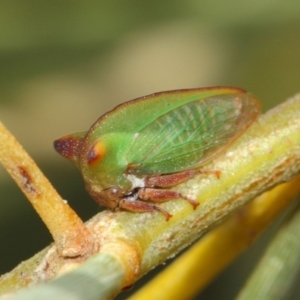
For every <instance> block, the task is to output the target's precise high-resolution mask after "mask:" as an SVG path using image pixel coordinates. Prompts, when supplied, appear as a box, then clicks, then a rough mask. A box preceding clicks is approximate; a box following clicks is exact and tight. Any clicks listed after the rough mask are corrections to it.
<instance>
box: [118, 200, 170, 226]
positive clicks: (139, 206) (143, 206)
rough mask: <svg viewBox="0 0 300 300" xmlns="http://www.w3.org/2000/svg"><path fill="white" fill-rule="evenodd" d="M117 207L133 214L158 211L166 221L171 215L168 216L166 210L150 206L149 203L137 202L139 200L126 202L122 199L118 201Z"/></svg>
mask: <svg viewBox="0 0 300 300" xmlns="http://www.w3.org/2000/svg"><path fill="white" fill-rule="evenodd" d="M119 207H121V208H124V209H127V210H130V211H133V212H153V211H158V212H161V213H162V214H164V215H165V217H166V221H168V220H169V219H170V218H171V217H172V215H171V214H169V213H168V212H167V211H166V210H164V209H162V208H160V207H158V206H156V205H154V204H151V203H146V202H143V201H139V200H135V201H132V200H128V199H126V198H123V199H121V200H120V202H119Z"/></svg>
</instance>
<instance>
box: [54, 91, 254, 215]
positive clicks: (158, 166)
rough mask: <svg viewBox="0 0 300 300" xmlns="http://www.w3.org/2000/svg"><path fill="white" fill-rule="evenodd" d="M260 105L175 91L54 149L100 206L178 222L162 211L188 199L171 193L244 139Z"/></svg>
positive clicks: (237, 94) (121, 110) (231, 95)
mask: <svg viewBox="0 0 300 300" xmlns="http://www.w3.org/2000/svg"><path fill="white" fill-rule="evenodd" d="M259 113H260V104H259V102H258V101H257V100H256V99H255V98H253V97H252V96H251V95H249V94H247V93H246V92H245V91H243V90H241V89H238V88H230V87H214V88H203V89H187V90H176V91H167V92H161V93H156V94H152V95H149V96H145V97H141V98H138V99H135V100H132V101H128V102H125V103H123V104H121V105H118V106H117V107H116V108H114V109H113V110H111V111H110V112H108V113H106V114H104V115H103V116H102V117H100V118H99V119H98V120H97V121H96V123H94V125H93V126H92V127H91V128H90V130H88V131H85V132H80V133H75V134H71V135H67V136H64V137H62V138H60V139H58V140H56V141H54V147H55V149H56V150H57V151H58V152H59V153H60V154H61V155H62V156H64V157H66V158H67V159H69V160H71V161H73V162H74V163H75V164H76V165H77V167H78V168H79V169H80V171H81V173H82V175H83V179H84V181H85V185H86V188H87V190H88V192H89V193H90V195H91V196H92V198H94V200H96V202H98V203H99V204H100V205H103V206H106V207H109V208H111V209H115V208H118V207H119V208H123V209H126V210H130V211H134V212H152V211H159V212H161V213H163V214H164V215H165V217H166V219H167V220H168V219H169V218H170V217H171V214H170V213H169V212H167V211H166V210H164V209H162V208H161V207H159V206H158V205H156V203H158V202H163V201H167V200H170V199H186V200H187V201H188V202H189V203H191V205H192V206H193V207H194V209H195V208H196V207H197V206H198V205H199V203H198V202H197V201H195V200H193V199H190V198H188V197H186V196H185V195H182V194H181V193H179V192H176V191H174V190H170V189H169V187H172V186H174V185H177V184H179V183H181V182H183V181H186V180H187V179H189V178H192V177H193V176H195V175H196V174H199V173H214V174H216V175H217V176H218V174H219V171H204V170H201V169H199V167H201V166H202V165H203V164H205V163H207V162H208V161H209V160H211V159H212V158H213V157H215V156H217V155H218V154H220V153H221V152H222V151H224V149H225V148H226V147H228V146H229V145H230V144H231V143H232V142H233V141H234V140H235V139H236V138H237V137H238V136H239V135H241V134H242V133H243V132H244V131H245V130H246V129H247V128H248V127H249V126H250V125H251V123H253V122H254V120H255V119H256V118H257V117H258V115H259Z"/></svg>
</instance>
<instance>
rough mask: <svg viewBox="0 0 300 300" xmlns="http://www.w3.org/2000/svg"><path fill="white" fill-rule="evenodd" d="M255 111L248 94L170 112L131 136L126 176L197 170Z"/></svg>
mask: <svg viewBox="0 0 300 300" xmlns="http://www.w3.org/2000/svg"><path fill="white" fill-rule="evenodd" d="M259 111H260V107H259V104H258V102H257V101H256V100H255V99H254V98H252V97H251V96H250V95H248V94H234V95H230V94H229V95H219V96H214V97H210V98H205V99H200V100H196V101H193V102H190V103H186V104H184V105H182V106H180V107H178V108H176V109H173V110H171V111H169V112H167V113H165V114H164V115H162V116H160V117H158V118H157V119H156V120H155V121H153V122H151V123H150V124H147V125H146V126H145V127H144V128H142V129H141V130H140V131H139V132H137V133H136V134H135V136H134V140H133V143H132V145H131V146H130V149H129V151H128V152H127V153H128V154H127V161H128V163H129V166H128V172H129V173H132V174H167V173H175V172H180V171H183V170H187V169H192V168H195V167H198V166H200V165H201V164H203V163H204V162H206V161H207V160H209V159H211V158H212V157H213V156H215V155H217V154H218V153H220V152H221V151H222V150H224V148H225V147H227V146H228V145H229V144H230V143H231V142H232V141H233V140H235V139H236V138H237V137H238V136H239V135H240V134H241V133H243V132H244V131H245V130H246V129H247V128H248V126H250V124H251V123H252V122H253V121H254V120H255V119H256V118H257V116H258V115H259Z"/></svg>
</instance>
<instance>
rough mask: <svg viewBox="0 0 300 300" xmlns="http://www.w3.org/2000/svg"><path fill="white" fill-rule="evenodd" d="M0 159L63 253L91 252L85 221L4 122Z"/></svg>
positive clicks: (78, 253)
mask: <svg viewBox="0 0 300 300" xmlns="http://www.w3.org/2000/svg"><path fill="white" fill-rule="evenodd" d="M0 162H1V163H2V164H3V166H4V168H5V169H6V170H7V172H8V173H9V174H10V175H11V176H12V178H13V179H14V180H15V182H16V183H17V184H18V186H19V187H20V189H21V190H22V191H23V193H24V194H25V195H26V197H27V199H28V200H29V201H30V203H31V204H32V205H33V207H34V209H35V210H36V211H37V213H38V214H39V216H40V217H41V218H42V220H43V221H44V223H45V224H46V226H47V227H48V229H49V231H50V233H51V234H52V237H53V239H54V241H55V244H56V247H57V249H58V251H59V252H60V253H61V254H62V255H63V256H65V257H74V256H83V255H86V254H87V253H89V252H91V250H92V248H93V240H92V236H91V234H90V233H89V231H88V229H87V228H86V227H85V225H84V223H83V222H82V220H81V219H80V218H79V217H78V215H77V214H76V213H75V212H74V211H73V210H72V209H71V207H70V206H69V205H68V204H67V203H66V201H64V200H63V199H62V198H61V197H60V196H59V194H58V193H57V192H56V190H55V189H54V188H53V187H52V185H51V184H50V183H49V181H48V180H47V178H46V177H45V176H44V175H43V173H42V172H41V171H40V170H39V168H38V167H37V165H36V164H35V162H34V161H33V160H32V159H31V157H30V156H29V155H28V154H27V153H26V151H25V150H24V149H23V148H22V146H21V145H20V144H19V143H18V142H17V140H16V139H15V138H14V136H12V134H11V133H10V132H9V131H8V130H7V129H6V128H5V127H4V125H3V124H2V123H1V122H0ZM87 245H89V246H87Z"/></svg>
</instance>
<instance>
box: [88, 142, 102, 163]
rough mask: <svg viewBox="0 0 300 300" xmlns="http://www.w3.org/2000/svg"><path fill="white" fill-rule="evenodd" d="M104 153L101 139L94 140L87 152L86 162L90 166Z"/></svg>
mask: <svg viewBox="0 0 300 300" xmlns="http://www.w3.org/2000/svg"><path fill="white" fill-rule="evenodd" d="M104 155H105V146H104V144H103V143H102V142H101V141H98V142H96V143H95V144H94V145H93V146H92V147H91V148H90V150H89V151H88V153H87V162H88V164H89V165H90V166H92V165H94V164H95V163H97V162H99V161H100V160H101V159H102V158H103V156H104Z"/></svg>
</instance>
